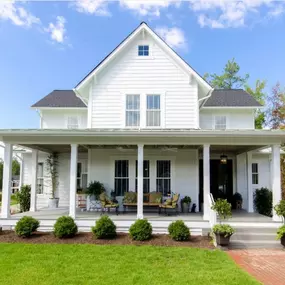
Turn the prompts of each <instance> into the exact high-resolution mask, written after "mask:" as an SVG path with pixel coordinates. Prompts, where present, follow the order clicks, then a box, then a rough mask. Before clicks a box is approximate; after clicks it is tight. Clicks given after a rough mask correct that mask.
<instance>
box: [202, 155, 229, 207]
mask: <svg viewBox="0 0 285 285" xmlns="http://www.w3.org/2000/svg"><path fill="white" fill-rule="evenodd" d="M199 186H200V187H199V194H200V195H199V202H200V206H201V203H203V160H200V161H199ZM210 192H211V193H212V195H213V197H214V199H218V198H222V199H227V200H228V201H229V202H230V201H231V197H232V195H233V161H232V160H231V159H228V160H227V164H221V162H220V160H219V159H211V160H210ZM200 209H201V207H200Z"/></svg>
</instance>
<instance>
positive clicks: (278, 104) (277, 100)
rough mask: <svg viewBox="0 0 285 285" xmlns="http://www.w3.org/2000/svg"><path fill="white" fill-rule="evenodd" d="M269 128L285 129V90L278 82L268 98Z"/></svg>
mask: <svg viewBox="0 0 285 285" xmlns="http://www.w3.org/2000/svg"><path fill="white" fill-rule="evenodd" d="M268 103H269V104H268V105H269V107H268V110H267V126H268V127H269V128H271V129H285V89H284V88H283V87H281V85H280V83H279V82H277V83H276V85H275V86H274V87H273V88H272V91H271V95H270V96H269V98H268Z"/></svg>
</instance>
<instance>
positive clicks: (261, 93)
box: [245, 80, 266, 129]
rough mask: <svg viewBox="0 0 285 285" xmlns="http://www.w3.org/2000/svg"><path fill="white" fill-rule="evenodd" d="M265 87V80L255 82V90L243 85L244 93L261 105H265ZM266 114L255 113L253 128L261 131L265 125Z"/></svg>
mask: <svg viewBox="0 0 285 285" xmlns="http://www.w3.org/2000/svg"><path fill="white" fill-rule="evenodd" d="M265 87H266V81H265V80H257V81H256V83H255V88H251V87H250V86H249V85H248V84H246V85H245V91H246V92H247V93H249V94H250V95H251V96H253V97H254V98H255V99H256V101H258V102H259V103H260V104H261V105H264V104H265V100H266V92H265V90H264V88H265ZM265 117H266V113H265V112H264V111H261V110H256V111H255V128H256V129H262V128H263V126H264V124H265Z"/></svg>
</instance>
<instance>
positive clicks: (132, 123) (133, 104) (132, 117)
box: [126, 95, 140, 127]
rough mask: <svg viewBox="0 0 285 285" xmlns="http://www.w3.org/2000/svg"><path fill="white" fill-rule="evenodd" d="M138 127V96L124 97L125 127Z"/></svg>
mask: <svg viewBox="0 0 285 285" xmlns="http://www.w3.org/2000/svg"><path fill="white" fill-rule="evenodd" d="M139 125H140V95H127V96H126V126H127V127H137V126H139Z"/></svg>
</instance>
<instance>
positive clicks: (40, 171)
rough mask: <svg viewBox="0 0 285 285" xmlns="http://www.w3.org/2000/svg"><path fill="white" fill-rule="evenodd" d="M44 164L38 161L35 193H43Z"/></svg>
mask: <svg viewBox="0 0 285 285" xmlns="http://www.w3.org/2000/svg"><path fill="white" fill-rule="evenodd" d="M43 177H44V164H43V163H42V162H40V163H38V177H37V194H43V193H44V178H43Z"/></svg>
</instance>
